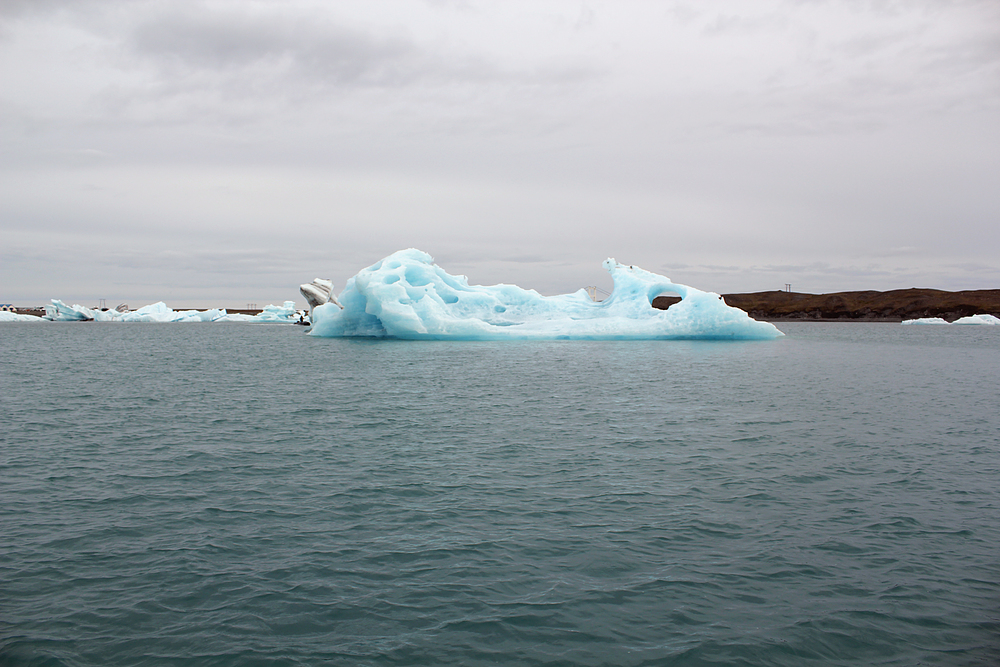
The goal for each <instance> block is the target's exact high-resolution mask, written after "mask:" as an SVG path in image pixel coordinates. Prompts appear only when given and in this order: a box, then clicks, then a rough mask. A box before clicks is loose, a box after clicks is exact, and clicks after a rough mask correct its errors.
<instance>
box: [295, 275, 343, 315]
mask: <svg viewBox="0 0 1000 667" xmlns="http://www.w3.org/2000/svg"><path fill="white" fill-rule="evenodd" d="M299 292H301V293H302V296H304V297H305V298H306V301H307V302H308V303H309V316H310V317H312V312H313V311H314V310H316V308H317V306H322V305H323V304H325V303H335V304H337V306H339V307H341V308H343V306H341V305H340V302H339V301H337V297H336V296H334V295H333V283H332V282H330V281H329V280H325V279H323V278H316V279H315V280H314V281H312V282H311V283H307V284H305V285H299Z"/></svg>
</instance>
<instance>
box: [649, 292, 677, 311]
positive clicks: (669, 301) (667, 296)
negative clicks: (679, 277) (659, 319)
mask: <svg viewBox="0 0 1000 667" xmlns="http://www.w3.org/2000/svg"><path fill="white" fill-rule="evenodd" d="M680 301H681V295H680V294H677V293H676V292H664V293H663V294H660V295H659V296H657V297H656V298H654V299H653V301H652V306H653V308H656V309H657V310H667V309H669V308H670V306H673V305H676V304H678V303H680Z"/></svg>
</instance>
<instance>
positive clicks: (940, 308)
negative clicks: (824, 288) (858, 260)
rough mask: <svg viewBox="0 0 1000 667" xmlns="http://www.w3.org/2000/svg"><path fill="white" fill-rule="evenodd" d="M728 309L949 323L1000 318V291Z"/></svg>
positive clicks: (769, 302)
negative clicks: (983, 315) (969, 317)
mask: <svg viewBox="0 0 1000 667" xmlns="http://www.w3.org/2000/svg"><path fill="white" fill-rule="evenodd" d="M722 298H723V299H725V301H726V303H727V304H729V305H730V306H735V307H736V308H740V309H741V310H745V311H746V312H747V313H749V314H750V316H751V317H754V318H757V319H765V320H767V319H776V320H819V321H823V320H835V321H836V320H856V321H874V322H900V321H902V320H912V319H916V318H918V317H942V318H944V319H946V320H948V321H949V322H951V321H954V320H957V319H958V318H960V317H966V316H967V315H977V314H980V313H989V314H991V315H995V316H997V317H1000V290H995V289H990V290H966V291H964V292H946V291H944V290H936V289H918V288H910V289H898V290H890V291H888V292H874V291H867V292H834V293H832V294H801V293H799V292H780V291H777V290H775V291H773V292H752V293H749V294H723V295H722ZM679 300H680V299H679V298H678V297H669V296H658V297H656V298H655V299H653V307H654V308H659V309H661V310H665V309H667V308H669V307H670V306H671V305H672V304H674V303H677V302H678V301H679Z"/></svg>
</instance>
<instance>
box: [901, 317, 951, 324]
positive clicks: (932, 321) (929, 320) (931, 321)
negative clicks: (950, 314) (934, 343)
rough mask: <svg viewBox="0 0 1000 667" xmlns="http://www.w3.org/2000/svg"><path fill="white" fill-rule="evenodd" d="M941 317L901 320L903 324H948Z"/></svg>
mask: <svg viewBox="0 0 1000 667" xmlns="http://www.w3.org/2000/svg"><path fill="white" fill-rule="evenodd" d="M948 323H949V322H948V320H946V319H944V318H943V317H918V318H917V319H915V320H903V324H948Z"/></svg>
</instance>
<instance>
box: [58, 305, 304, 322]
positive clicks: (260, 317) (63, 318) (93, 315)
mask: <svg viewBox="0 0 1000 667" xmlns="http://www.w3.org/2000/svg"><path fill="white" fill-rule="evenodd" d="M300 315H301V313H300V312H299V311H296V310H295V302H294V301H285V303H284V305H281V306H274V305H267V306H264V310H262V311H261V312H260V313H259V314H257V315H245V314H242V313H232V314H230V313H227V312H226V310H225V309H224V308H214V309H212V310H173V309H171V308H170V307H169V306H167V304H165V303H163V302H162V301H159V302H157V303H154V304H150V305H148V306H143V307H142V308H139V309H138V310H131V311H127V312H119V311H117V310H98V309H94V308H87V307H85V306H80V305H77V304H74V305H72V306H67V305H66V304H65V303H63V302H62V301H60V300H59V299H52V304H51V305H48V306H45V315H44V316H43V318H42V319H46V320H51V321H54V322H75V321H91V320H93V321H95V322H252V323H257V324H265V323H279V324H295V323H297V322H298V321H299V318H300Z"/></svg>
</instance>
